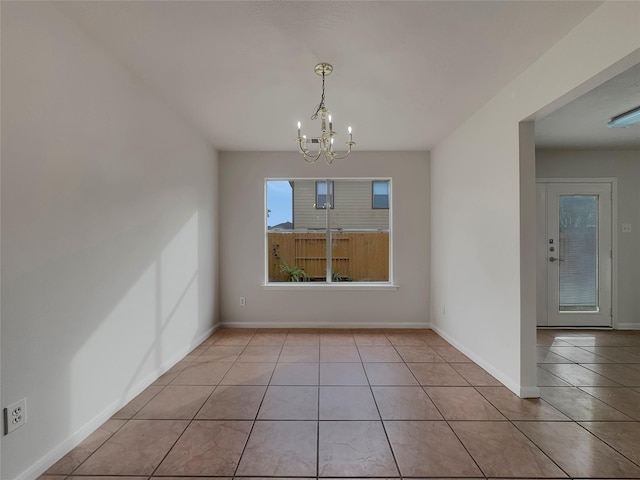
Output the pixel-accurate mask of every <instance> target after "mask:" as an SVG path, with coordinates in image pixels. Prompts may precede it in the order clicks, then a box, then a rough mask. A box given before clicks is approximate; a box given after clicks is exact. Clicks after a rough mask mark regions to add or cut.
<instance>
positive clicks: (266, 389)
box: [231, 332, 289, 478]
mask: <svg viewBox="0 0 640 480" xmlns="http://www.w3.org/2000/svg"><path fill="white" fill-rule="evenodd" d="M288 334H289V333H288V332H287V335H288ZM254 336H255V334H254V335H253V336H252V337H251V338H252V339H253V337H254ZM250 341H251V340H250ZM285 341H286V337H285ZM247 346H249V344H248V343H247ZM245 348H246V347H245ZM283 348H284V342H283V343H282V346H280V353H278V358H277V359H276V362H275V364H274V367H273V370H272V371H271V375H270V376H269V381H268V382H267V385H266V388H265V389H264V393H263V394H262V399H261V400H260V404H259V405H258V408H257V409H256V413H255V416H254V418H253V422H252V423H251V428H250V429H249V433H248V434H247V439H246V440H245V442H244V445H243V447H242V451H241V452H240V455H239V456H238V463H236V467H235V468H234V470H233V474H232V475H231V478H234V477H235V476H236V475H237V474H238V469H239V468H240V462H241V461H242V457H243V456H244V452H245V451H246V450H247V445H249V439H250V438H251V434H252V433H253V429H254V428H255V426H256V423H257V422H258V415H259V414H260V409H261V408H262V404H263V403H264V399H265V398H266V396H267V391H268V390H269V385H270V384H271V380H272V379H273V375H274V374H275V371H276V367H277V366H278V359H279V358H280V355H281V354H282V349H283ZM243 351H244V350H243ZM239 359H240V356H238V359H236V361H237V360H239ZM259 363H268V362H259Z"/></svg>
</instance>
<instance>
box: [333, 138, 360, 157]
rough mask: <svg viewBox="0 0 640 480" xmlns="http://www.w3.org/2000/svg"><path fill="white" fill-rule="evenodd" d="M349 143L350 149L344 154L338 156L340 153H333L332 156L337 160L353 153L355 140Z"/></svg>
mask: <svg viewBox="0 0 640 480" xmlns="http://www.w3.org/2000/svg"><path fill="white" fill-rule="evenodd" d="M347 145H348V146H349V150H347V151H346V152H345V153H344V155H340V156H338V155H336V154H333V155H332V158H333V159H335V160H342V159H343V158H346V157H347V155H349V154H350V153H351V147H352V146H353V145H355V142H347Z"/></svg>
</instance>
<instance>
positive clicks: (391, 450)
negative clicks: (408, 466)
mask: <svg viewBox="0 0 640 480" xmlns="http://www.w3.org/2000/svg"><path fill="white" fill-rule="evenodd" d="M385 338H386V339H387V341H389V338H388V337H387V336H386V335H385ZM390 343H391V342H390ZM392 346H393V344H392ZM393 348H394V350H395V346H394V347H393ZM356 350H357V351H358V356H359V357H360V361H361V363H362V370H363V371H364V375H365V378H366V379H367V385H368V387H369V391H370V392H371V397H372V398H373V403H374V405H375V406H376V411H377V412H378V417H380V425H382V431H383V432H384V436H385V438H386V440H387V445H389V451H390V452H391V458H393V463H394V464H395V466H396V471H397V472H398V475H399V477H400V478H403V477H402V471H401V470H400V464H399V463H398V459H397V457H396V452H395V450H394V449H393V445H392V444H391V439H390V438H389V432H387V427H386V425H385V423H384V420H383V419H382V413H381V412H380V407H379V406H378V401H377V400H376V396H375V395H374V394H373V386H372V385H371V380H369V374H368V373H367V369H366V368H364V361H363V360H362V355H361V354H360V348H359V346H358V344H357V343H356ZM396 353H398V352H397V350H396ZM400 358H402V357H400ZM405 366H406V365H405ZM407 368H408V367H407Z"/></svg>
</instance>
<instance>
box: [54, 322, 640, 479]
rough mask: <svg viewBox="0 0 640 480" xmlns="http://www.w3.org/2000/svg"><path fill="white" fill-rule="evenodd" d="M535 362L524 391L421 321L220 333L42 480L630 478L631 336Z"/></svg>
mask: <svg viewBox="0 0 640 480" xmlns="http://www.w3.org/2000/svg"><path fill="white" fill-rule="evenodd" d="M538 361H539V364H538V367H539V368H538V371H539V385H540V387H541V395H542V398H541V399H536V400H522V399H520V398H518V397H517V396H515V395H514V394H513V393H511V392H510V391H509V390H508V389H506V388H505V387H503V386H502V385H501V384H500V383H499V382H497V381H496V379H495V378H493V377H492V376H491V375H489V374H488V373H487V372H485V371H484V370H483V369H481V368H480V367H478V366H477V365H476V364H474V363H473V362H471V361H470V360H469V359H468V358H467V357H465V356H464V355H462V354H461V353H460V352H458V351H457V350H456V349H454V348H453V347H451V346H450V345H449V344H447V342H445V341H444V340H443V339H442V338H440V337H439V336H438V335H436V334H435V333H433V332H432V331H429V330H411V331H407V330H376V331H374V330H231V329H224V330H220V331H218V332H216V333H215V334H214V335H213V336H212V337H211V338H209V339H208V340H206V341H205V342H204V343H203V344H202V345H200V346H199V347H198V348H196V349H195V350H194V351H193V352H192V353H190V354H189V355H187V356H186V357H185V358H184V360H182V361H181V362H180V363H178V364H177V365H176V366H175V367H174V368H172V369H171V370H170V371H168V372H167V373H166V374H164V375H163V376H162V377H160V378H159V379H158V380H157V381H156V382H155V383H154V384H153V385H151V386H150V387H149V388H147V389H146V390H145V391H144V392H142V393H141V394H140V395H139V396H138V397H137V398H135V399H134V400H132V401H131V402H130V403H129V404H128V405H126V406H125V407H124V408H123V409H121V410H120V411H119V412H118V413H116V414H115V415H114V416H113V418H111V419H110V420H108V421H107V422H106V423H105V424H104V425H103V426H101V427H100V428H99V429H98V430H97V431H96V432H94V433H93V434H92V435H91V436H90V437H89V438H87V439H86V440H85V441H84V442H83V443H82V444H81V445H80V446H78V447H77V448H75V449H73V450H72V451H71V452H70V453H69V454H68V455H66V456H65V457H64V458H63V459H62V460H60V461H59V462H58V463H56V464H55V465H54V466H53V467H51V468H50V469H49V471H48V472H47V473H46V474H45V475H43V476H42V477H41V479H42V480H45V479H46V480H52V479H56V480H66V479H68V480H116V479H117V480H148V479H158V480H160V479H163V480H177V479H182V480H187V479H195V478H198V479H200V480H203V479H213V478H216V479H229V480H231V479H232V478H233V477H236V478H249V477H271V478H284V477H288V478H291V477H297V478H309V479H312V478H325V477H331V478H345V477H352V478H367V477H377V478H400V477H413V478H427V477H429V478H438V477H440V478H444V477H449V478H451V477H455V478H463V477H467V478H502V479H508V478H640V333H639V332H603V331H585V330H581V331H558V330H541V331H539V332H538Z"/></svg>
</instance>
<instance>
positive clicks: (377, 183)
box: [371, 180, 389, 208]
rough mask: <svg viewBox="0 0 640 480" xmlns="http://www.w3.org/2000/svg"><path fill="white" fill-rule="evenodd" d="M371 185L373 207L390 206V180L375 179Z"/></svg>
mask: <svg viewBox="0 0 640 480" xmlns="http://www.w3.org/2000/svg"><path fill="white" fill-rule="evenodd" d="M371 185H372V187H371V190H372V194H371V205H372V208H389V180H374V181H373V182H371Z"/></svg>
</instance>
